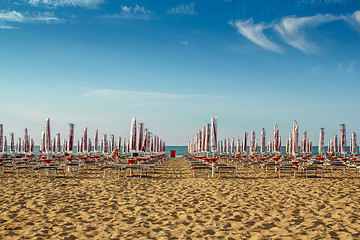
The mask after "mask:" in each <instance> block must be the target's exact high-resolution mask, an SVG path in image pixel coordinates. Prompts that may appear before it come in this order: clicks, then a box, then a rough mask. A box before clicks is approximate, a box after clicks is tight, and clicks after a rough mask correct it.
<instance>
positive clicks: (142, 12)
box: [102, 5, 154, 20]
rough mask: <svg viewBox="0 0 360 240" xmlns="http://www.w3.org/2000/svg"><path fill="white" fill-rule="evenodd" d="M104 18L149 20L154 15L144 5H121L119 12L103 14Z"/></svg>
mask: <svg viewBox="0 0 360 240" xmlns="http://www.w3.org/2000/svg"><path fill="white" fill-rule="evenodd" d="M102 17H105V18H115V19H116V18H119V19H122V18H123V19H142V20H149V19H152V18H153V17H154V14H153V12H152V11H150V10H147V9H146V8H145V7H140V6H138V5H135V7H128V6H121V12H120V13H119V14H113V15H104V16H102Z"/></svg>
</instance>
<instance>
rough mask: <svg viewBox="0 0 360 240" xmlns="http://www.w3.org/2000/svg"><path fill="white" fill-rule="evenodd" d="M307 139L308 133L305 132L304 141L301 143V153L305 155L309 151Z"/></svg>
mask: <svg viewBox="0 0 360 240" xmlns="http://www.w3.org/2000/svg"><path fill="white" fill-rule="evenodd" d="M306 139H307V133H306V131H304V133H303V140H302V142H301V153H303V154H305V153H306V151H307V149H306Z"/></svg>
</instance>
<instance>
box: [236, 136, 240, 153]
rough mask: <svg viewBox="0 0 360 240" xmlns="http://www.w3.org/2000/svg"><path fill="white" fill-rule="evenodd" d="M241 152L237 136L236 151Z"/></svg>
mask: <svg viewBox="0 0 360 240" xmlns="http://www.w3.org/2000/svg"><path fill="white" fill-rule="evenodd" d="M240 152H241V146H240V138H239V137H238V138H237V141H236V153H240Z"/></svg>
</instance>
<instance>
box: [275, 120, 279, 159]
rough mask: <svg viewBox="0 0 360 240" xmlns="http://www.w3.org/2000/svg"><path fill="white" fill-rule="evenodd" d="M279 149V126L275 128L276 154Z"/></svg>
mask: <svg viewBox="0 0 360 240" xmlns="http://www.w3.org/2000/svg"><path fill="white" fill-rule="evenodd" d="M278 149H279V126H278V125H277V124H275V126H274V152H278Z"/></svg>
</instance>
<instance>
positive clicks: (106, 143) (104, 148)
mask: <svg viewBox="0 0 360 240" xmlns="http://www.w3.org/2000/svg"><path fill="white" fill-rule="evenodd" d="M102 151H103V153H107V152H108V141H107V136H106V134H104V138H103V149H102Z"/></svg>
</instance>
